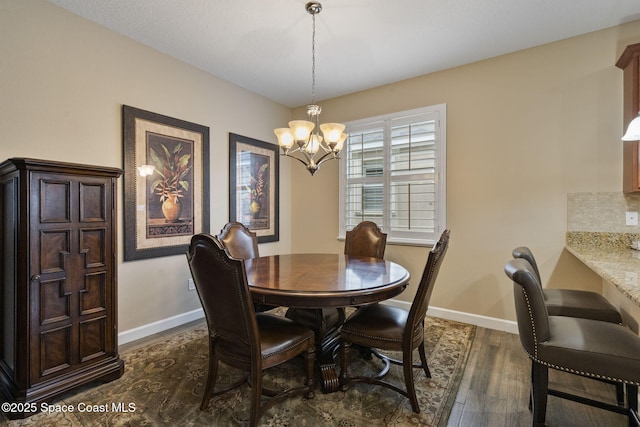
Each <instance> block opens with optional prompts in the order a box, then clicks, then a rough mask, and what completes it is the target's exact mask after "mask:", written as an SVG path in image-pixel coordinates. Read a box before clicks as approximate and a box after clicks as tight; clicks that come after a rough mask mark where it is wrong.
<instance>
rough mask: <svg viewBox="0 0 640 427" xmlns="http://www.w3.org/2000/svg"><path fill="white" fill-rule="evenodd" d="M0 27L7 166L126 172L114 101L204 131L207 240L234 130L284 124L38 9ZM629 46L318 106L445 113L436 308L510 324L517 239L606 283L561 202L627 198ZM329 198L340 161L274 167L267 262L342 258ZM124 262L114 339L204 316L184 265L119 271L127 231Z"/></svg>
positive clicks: (362, 113) (169, 260) (557, 55)
mask: <svg viewBox="0 0 640 427" xmlns="http://www.w3.org/2000/svg"><path fill="white" fill-rule="evenodd" d="M0 31H1V37H0V52H2V59H1V60H0V129H2V131H3V132H2V142H1V143H0V159H4V158H8V157H16V156H20V157H35V158H43V159H51V160H62V161H70V162H80V163H90V164H98V165H106V166H117V167H121V166H122V136H121V117H120V108H121V105H122V104H127V105H131V106H135V107H138V108H142V109H146V110H149V111H153V112H156V113H161V114H165V115H168V116H172V117H176V118H180V119H183V120H188V121H192V122H195V123H198V124H202V125H205V126H208V127H209V128H210V131H211V157H210V163H211V189H212V190H211V212H212V214H211V216H212V217H211V224H212V226H211V229H212V231H214V232H217V231H218V230H219V229H220V228H221V227H222V225H223V224H224V223H225V222H226V221H227V219H228V207H227V204H228V202H227V200H228V189H227V186H228V165H227V164H228V160H227V156H228V132H234V133H238V134H241V135H246V136H249V137H253V138H257V139H261V140H265V141H270V142H275V137H274V135H273V133H272V129H273V128H274V127H276V126H281V125H282V124H283V123H286V122H287V121H288V120H289V117H290V115H291V114H290V113H291V112H290V111H289V110H288V109H286V108H284V107H282V106H280V105H278V104H276V103H273V102H271V101H269V100H266V99H264V98H262V97H260V96H257V95H255V94H252V93H250V92H247V91H245V90H243V89H241V88H239V87H237V86H234V85H231V84H229V83H227V82H225V81H223V80H221V79H218V78H215V77H213V76H211V75H208V74H207V73H204V72H202V71H200V70H198V69H196V68H193V67H190V66H188V65H185V64H183V63H181V62H179V61H176V60H174V59H171V58H169V57H167V56H165V55H163V54H161V53H159V52H157V51H154V50H152V49H149V48H147V47H144V46H142V45H140V44H138V43H136V42H133V41H132V40H130V39H127V38H125V37H122V36H119V35H117V34H115V33H113V32H111V31H108V30H106V29H104V28H102V27H99V26H97V25H95V24H93V23H91V22H89V21H86V20H84V19H81V18H79V17H77V16H75V15H72V14H70V13H68V12H66V11H64V10H63V9H60V8H57V7H56V6H53V5H51V4H49V3H47V2H44V1H42V0H24V1H11V0H10V1H3V2H2V6H1V10H0ZM638 41H640V23H639V22H636V23H631V24H627V25H624V26H620V27H616V28H612V29H608V30H604V31H600V32H596V33H592V34H587V35H584V36H580V37H577V38H573V39H569V40H565V41H561V42H557V43H554V44H550V45H546V46H542V47H538V48H534V49H529V50H526V51H521V52H517V53H514V54H511V55H505V56H502V57H498V58H494V59H490V60H487V61H482V62H478V63H474V64H470V65H466V66H463V67H458V68H455V69H452V70H447V71H444V72H440V73H434V74H430V75H426V76H422V77H418V78H415V79H411V80H407V81H403V82H399V83H396V84H392V85H388V86H384V87H380V88H377V89H374V90H370V91H366V92H362V93H356V94H353V95H350V96H346V97H342V98H338V99H334V100H330V101H327V102H323V103H321V105H322V107H323V119H324V120H326V121H349V120H355V119H360V118H364V117H369V116H373V115H379V114H384V113H389V112H394V111H400V110H405V109H410V108H417V107H421V106H426V105H432V104H438V103H446V104H447V111H448V117H447V136H448V141H447V159H448V164H447V172H448V177H447V178H448V194H447V199H448V205H447V212H448V215H447V224H448V226H449V228H451V230H452V241H451V247H450V251H449V253H448V254H447V259H446V260H445V263H444V265H443V268H442V270H441V276H440V280H439V282H438V286H437V288H436V290H435V292H434V295H433V299H432V305H433V306H437V307H442V308H446V309H450V310H457V311H461V312H467V313H471V314H478V315H482V316H489V317H495V318H499V319H507V320H513V319H514V318H515V316H514V312H513V307H512V306H513V302H512V294H511V292H512V289H511V283H509V282H508V280H507V279H506V277H505V276H504V274H503V272H502V267H503V265H504V263H505V261H506V260H507V259H508V258H509V254H510V251H511V249H512V248H513V247H514V246H517V245H522V244H526V245H529V246H530V247H531V248H532V249H533V250H534V251H535V252H536V254H537V256H538V258H539V264H540V267H541V269H542V271H543V279H544V280H545V281H546V282H548V285H549V286H556V287H557V286H560V285H561V284H562V283H563V281H566V280H577V281H581V282H583V283H585V286H587V287H599V284H600V283H599V278H598V277H597V276H595V275H594V274H593V273H591V272H590V271H589V270H588V269H586V268H585V267H584V266H583V265H582V264H581V263H580V262H579V261H577V260H575V259H574V258H573V257H572V255H570V254H568V253H567V252H565V251H563V245H564V235H565V232H566V213H567V212H566V197H567V193H573V192H617V191H620V188H621V180H622V178H621V161H622V146H621V145H620V144H619V138H620V136H621V133H622V129H621V121H622V72H621V71H620V70H618V69H617V68H615V66H614V64H615V62H616V60H617V58H618V55H619V54H620V52H621V51H622V49H623V48H624V46H625V45H626V44H629V43H635V42H638ZM321 81H322V79H321V76H319V83H320V84H321ZM295 113H296V114H295V116H296V117H302V116H303V114H304V111H303V110H301V109H297V110H296V111H295ZM247 118H249V119H250V121H247ZM119 182H120V191H122V188H123V187H122V182H123V180H122V179H120V181H119ZM337 193H338V162H329V163H327V164H325V165H323V167H322V170H321V171H320V172H318V173H317V174H316V176H315V177H313V178H312V177H310V176H309V175H308V173H307V172H306V171H305V170H304V169H303V168H301V167H299V166H296V165H294V164H293V163H292V162H291V161H290V160H288V159H282V161H281V188H280V203H281V212H280V220H281V223H280V242H278V243H272V244H264V245H261V247H260V250H261V252H262V253H263V254H270V253H287V252H294V251H302V252H340V251H342V247H343V244H342V242H339V241H337V239H336V236H337V234H338V198H337ZM121 201H122V198H120V206H119V215H118V216H119V227H120V230H122V229H123V228H122V202H121ZM427 251H428V248H419V247H407V246H390V247H389V248H388V249H387V258H388V259H391V260H394V261H397V262H400V263H402V264H403V265H405V266H407V267H408V268H409V269H410V271H411V273H412V275H413V277H414V278H418V277H419V276H420V273H421V270H422V267H423V266H424V261H425V259H426V255H427ZM119 260H120V262H119V298H118V299H119V310H120V312H119V327H120V331H126V330H129V329H132V328H136V327H139V326H143V325H145V324H149V323H152V322H155V321H160V320H163V319H166V318H168V317H171V316H177V315H180V314H183V313H185V312H189V311H191V310H195V309H197V308H199V302H198V300H197V296H196V294H195V293H194V292H189V291H187V284H186V281H187V280H186V279H187V276H188V269H187V265H186V262H185V260H184V257H183V256H173V257H164V258H157V259H150V260H142V261H133V262H126V263H125V262H122V231H121V232H120V249H119ZM411 296H412V291H408V292H406V293H405V294H404V295H403V298H404V299H406V300H408V299H409V298H410V297H411Z"/></svg>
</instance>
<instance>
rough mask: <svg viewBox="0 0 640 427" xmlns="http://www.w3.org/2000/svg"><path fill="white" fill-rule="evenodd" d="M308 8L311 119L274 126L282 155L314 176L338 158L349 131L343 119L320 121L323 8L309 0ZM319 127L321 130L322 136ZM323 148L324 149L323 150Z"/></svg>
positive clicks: (308, 111)
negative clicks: (319, 58) (318, 24)
mask: <svg viewBox="0 0 640 427" xmlns="http://www.w3.org/2000/svg"><path fill="white" fill-rule="evenodd" d="M305 9H306V11H307V12H308V13H309V14H310V15H311V16H312V19H313V24H312V33H311V104H310V105H307V116H308V118H309V120H292V121H290V122H289V127H288V128H279V129H275V130H274V132H275V134H276V136H277V137H278V144H280V148H281V149H282V155H283V156H288V157H291V158H294V159H296V160H298V161H299V162H300V163H302V164H303V165H305V167H306V168H307V170H308V171H309V173H311V175H312V176H313V174H315V173H316V171H317V170H318V168H319V167H320V165H321V164H322V163H324V162H326V161H327V160H332V159H338V158H339V157H338V154H339V153H340V150H341V149H342V145H343V144H344V141H345V139H347V134H346V133H344V128H345V125H343V124H342V123H322V124H319V116H320V113H321V112H322V108H320V106H319V105H316V104H315V97H316V15H317V14H318V13H320V11H321V10H322V5H321V4H320V3H317V2H309V3H307V4H306V5H305ZM319 130H321V131H322V135H323V136H324V137H323V136H320V133H319ZM321 150H322V151H321ZM316 156H318V158H316Z"/></svg>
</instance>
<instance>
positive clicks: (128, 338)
mask: <svg viewBox="0 0 640 427" xmlns="http://www.w3.org/2000/svg"><path fill="white" fill-rule="evenodd" d="M203 317H204V311H203V310H202V309H201V308H199V309H197V310H193V311H189V312H187V313H182V314H178V315H177V316H172V317H168V318H166V319H162V320H158V321H157V322H153V323H148V324H146V325H142V326H138V327H137V328H133V329H129V330H127V331H123V332H120V333H119V334H118V344H119V345H122V344H126V343H129V342H132V341H136V340H139V339H141V338H145V337H148V336H150V335H153V334H157V333H158V332H162V331H166V330H167V329H171V328H175V327H176V326H180V325H184V324H185V323H189V322H193V321H194V320H198V319H201V318H203Z"/></svg>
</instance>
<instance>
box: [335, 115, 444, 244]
mask: <svg viewBox="0 0 640 427" xmlns="http://www.w3.org/2000/svg"><path fill="white" fill-rule="evenodd" d="M445 116H446V105H445V104H440V105H435V106H431V107H426V108H420V109H416V110H411V111H404V112H400V113H395V114H389V115H385V116H380V117H373V118H370V119H364V120H358V121H355V122H350V123H347V131H348V132H349V137H348V139H347V141H346V142H345V147H344V148H343V150H342V152H341V154H340V156H341V158H342V161H341V185H340V237H344V235H345V233H346V231H348V230H351V229H352V228H353V227H355V226H356V225H357V224H358V223H359V222H361V221H373V222H375V223H377V224H378V226H380V227H381V228H382V230H383V231H384V232H385V233H387V242H389V243H398V244H415V245H429V244H432V243H434V242H435V240H437V238H438V236H439V235H440V233H441V232H442V231H443V230H444V229H445V225H446V221H445V220H446V218H445V207H446V199H445V196H446V187H445V167H446V158H445V129H446V127H445V118H446V117H445Z"/></svg>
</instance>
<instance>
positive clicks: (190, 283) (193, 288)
mask: <svg viewBox="0 0 640 427" xmlns="http://www.w3.org/2000/svg"><path fill="white" fill-rule="evenodd" d="M187 283H188V285H189V290H190V291H195V290H196V284H195V283H193V279H192V278H191V277H189V278H188V279H187Z"/></svg>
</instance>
